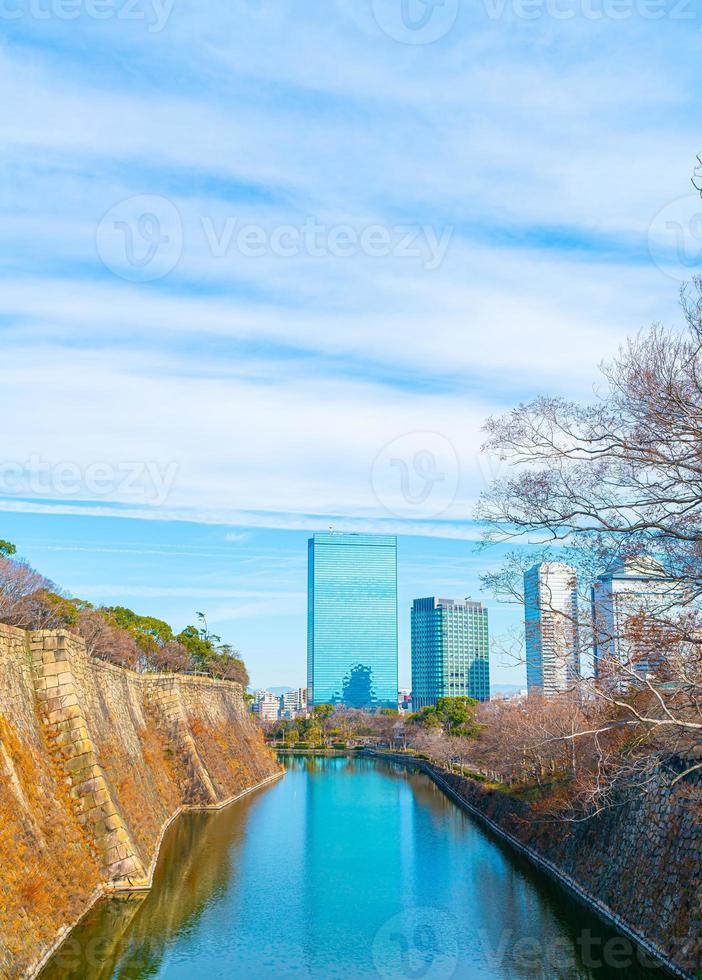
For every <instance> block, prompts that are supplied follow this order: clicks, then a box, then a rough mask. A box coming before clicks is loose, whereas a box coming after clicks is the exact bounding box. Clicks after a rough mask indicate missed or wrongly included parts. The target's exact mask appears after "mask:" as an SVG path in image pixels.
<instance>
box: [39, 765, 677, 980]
mask: <svg viewBox="0 0 702 980" xmlns="http://www.w3.org/2000/svg"><path fill="white" fill-rule="evenodd" d="M284 761H285V763H286V768H287V775H286V778H285V779H284V780H283V781H282V782H280V783H276V784H273V785H272V786H270V787H268V788H266V789H264V790H263V791H261V792H259V793H257V794H256V795H254V796H251V797H247V798H245V799H243V800H241V801H239V802H238V803H236V804H234V805H233V806H231V807H229V808H228V809H226V810H223V811H221V812H220V813H214V814H207V813H200V814H198V813H194V814H188V815H185V816H183V817H181V818H180V819H179V820H178V821H177V822H176V823H175V824H174V826H173V827H172V828H171V830H170V832H169V834H168V835H167V838H166V840H165V842H164V847H163V851H162V859H161V861H160V863H159V867H158V871H157V874H156V879H155V882H154V888H153V890H152V891H151V892H150V893H149V894H148V895H147V896H145V897H139V898H131V899H129V898H128V899H111V900H110V901H105V902H103V903H101V904H100V905H99V906H98V907H96V908H95V909H94V910H93V911H92V912H91V913H90V915H89V916H88V917H87V918H86V919H85V920H84V922H83V923H82V924H81V926H80V927H79V928H78V929H77V930H75V932H74V934H73V935H72V936H71V937H70V939H69V940H68V941H67V942H66V943H65V944H64V946H63V947H62V949H61V950H60V951H59V953H58V954H57V955H56V956H55V957H54V959H53V960H52V961H51V963H50V965H49V966H47V968H46V969H45V970H44V972H43V973H42V975H41V980H58V978H62V980H63V978H67V980H103V978H104V980H110V978H113V977H119V978H125V980H141V978H146V977H166V978H168V980H181V978H182V980H186V978H187V980H191V978H193V977H195V978H199V977H206V978H208V980H210V978H216V977H232V976H241V977H246V978H249V977H253V978H257V980H258V978H261V980H268V978H271V980H272V978H276V980H279V978H281V977H283V978H285V977H311V978H319V980H322V978H323V980H327V978H334V977H339V978H354V980H356V978H366V977H368V978H370V977H374V978H377V977H379V976H380V977H383V978H384V977H390V978H395V977H397V978H412V980H420V978H421V980H443V978H446V980H448V978H450V977H456V978H468V980H473V978H475V980H512V978H514V980H517V978H518V980H522V978H524V980H540V978H544V980H551V978H561V977H562V978H564V980H565V978H568V980H571V978H572V980H580V978H583V980H585V978H593V977H597V978H616V980H643V978H649V977H656V978H660V980H663V977H664V976H665V975H664V974H663V971H661V970H651V969H647V968H645V967H644V966H641V965H639V964H637V963H636V956H635V953H634V951H633V950H632V948H631V947H630V945H629V944H628V941H627V940H623V941H622V937H616V936H615V934H614V933H612V932H611V931H610V930H608V929H607V928H606V927H604V926H603V925H602V924H601V923H600V922H599V921H598V920H597V919H596V918H595V917H594V916H592V915H591V914H590V913H588V912H587V911H586V910H585V909H583V908H581V907H580V906H579V905H577V904H576V903H575V902H573V901H571V900H570V899H569V898H568V897H567V896H565V895H564V894H563V892H562V891H561V890H560V889H559V888H558V887H557V886H556V885H555V884H554V883H552V882H550V881H549V880H548V879H545V878H544V877H543V876H542V875H541V874H540V873H539V872H537V871H536V870H535V869H534V868H533V867H532V866H531V865H530V864H528V863H527V862H526V860H525V859H522V858H519V857H515V855H514V854H513V853H512V852H511V851H509V850H508V849H507V846H506V845H505V844H503V843H502V842H501V841H499V840H498V839H493V837H492V835H490V834H489V833H488V832H486V831H484V830H483V829H482V828H481V827H480V826H478V825H477V824H476V823H475V822H474V821H473V820H472V819H471V818H470V817H468V816H467V815H466V814H464V813H463V812H462V811H461V810H459V809H458V808H457V807H456V806H455V805H454V804H453V803H451V801H450V800H448V799H447V798H446V797H445V796H444V794H443V793H442V792H441V791H440V790H439V789H438V788H437V787H436V786H435V785H434V784H433V783H432V782H431V781H430V780H429V779H428V778H427V777H426V776H425V775H424V774H422V773H419V772H417V773H408V772H407V771H406V770H404V769H402V768H400V767H397V766H393V765H389V764H385V763H380V762H376V761H373V760H370V759H355V758H350V757H310V756H289V757H287V758H285V760H284ZM622 942H623V943H624V945H622ZM617 944H618V945H617ZM627 960H628V961H629V965H628V966H627V965H625V964H626V962H627Z"/></svg>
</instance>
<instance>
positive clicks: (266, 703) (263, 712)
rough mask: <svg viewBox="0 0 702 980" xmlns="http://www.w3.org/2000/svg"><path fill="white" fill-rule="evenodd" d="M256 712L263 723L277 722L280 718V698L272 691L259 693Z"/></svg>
mask: <svg viewBox="0 0 702 980" xmlns="http://www.w3.org/2000/svg"><path fill="white" fill-rule="evenodd" d="M259 694H260V697H258V696H257V702H256V710H257V714H258V716H259V718H260V719H261V720H262V721H277V720H278V718H279V717H280V698H278V697H276V696H275V694H271V692H270V691H259V692H257V695H259Z"/></svg>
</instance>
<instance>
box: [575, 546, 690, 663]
mask: <svg viewBox="0 0 702 980" xmlns="http://www.w3.org/2000/svg"><path fill="white" fill-rule="evenodd" d="M683 591H684V590H683V589H682V588H681V585H680V583H679V582H677V581H676V580H674V579H671V578H669V577H668V576H667V575H666V572H665V569H664V568H663V566H662V565H661V564H660V563H659V562H657V561H655V559H653V558H648V557H645V556H641V557H634V558H625V559H623V560H621V561H618V562H615V563H614V564H613V565H611V566H610V567H609V568H608V569H607V571H606V572H604V573H603V574H602V575H600V576H598V578H597V579H596V581H595V584H594V585H593V586H592V620H593V629H594V654H595V676H596V677H601V676H602V675H603V673H604V672H605V671H604V669H603V668H604V663H605V662H606V663H607V664H608V666H609V671H610V672H611V668H612V667H613V666H614V664H615V663H616V662H618V663H622V664H626V665H627V666H629V667H630V668H631V669H632V670H634V672H635V673H637V674H639V675H641V676H642V677H645V676H646V674H647V673H649V672H650V670H651V669H652V667H653V666H655V664H653V663H652V654H651V651H650V650H649V649H648V643H647V640H646V635H647V632H649V630H648V629H647V626H646V621H647V620H648V621H649V623H652V622H653V621H654V620H656V619H659V620H660V621H662V622H664V621H666V620H668V619H670V616H671V613H672V614H673V615H674V614H675V610H676V608H678V609H679V608H680V606H681V605H682V604H683V603H684V595H683ZM654 659H655V658H654Z"/></svg>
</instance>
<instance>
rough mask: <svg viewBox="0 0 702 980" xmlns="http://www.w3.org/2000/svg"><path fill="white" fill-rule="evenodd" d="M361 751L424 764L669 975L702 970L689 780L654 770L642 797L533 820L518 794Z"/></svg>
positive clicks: (700, 885)
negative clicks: (672, 781) (673, 781)
mask: <svg viewBox="0 0 702 980" xmlns="http://www.w3.org/2000/svg"><path fill="white" fill-rule="evenodd" d="M367 751H368V753H369V754H371V755H376V756H380V757H382V758H386V759H390V760H392V761H396V762H399V763H401V764H402V765H406V766H412V767H416V768H419V769H421V770H423V771H424V772H426V773H427V774H428V775H429V776H430V777H431V778H432V779H433V780H434V782H436V783H437V784H438V785H439V786H440V787H441V788H442V789H443V790H444V792H446V793H447V794H448V795H449V796H450V797H451V798H452V799H454V800H455V801H456V802H457V803H458V804H459V805H460V806H462V807H463V808H464V809H466V810H468V811H469V812H470V813H472V814H473V815H474V816H476V817H477V818H478V819H479V820H480V821H481V822H482V823H484V824H486V825H488V826H489V827H490V829H491V830H492V831H493V832H495V833H496V834H497V835H498V836H500V837H501V838H502V839H504V840H507V841H508V842H509V843H510V844H511V846H513V847H515V848H516V849H517V850H519V851H520V852H521V853H523V854H525V855H527V856H528V857H529V859H530V860H531V861H532V862H534V863H535V864H537V865H538V866H539V867H541V868H542V869H543V870H544V871H545V872H546V873H547V874H548V875H549V876H551V877H552V878H555V879H557V880H558V881H560V882H561V884H562V885H563V886H564V887H565V888H567V889H568V890H569V891H570V892H571V893H572V894H573V895H574V896H575V897H577V898H578V899H579V900H581V901H583V902H585V903H586V904H587V905H588V906H589V907H590V908H592V909H593V910H594V911H595V912H597V913H598V914H599V915H601V916H602V917H603V918H605V919H607V920H608V921H609V922H610V923H612V924H613V925H614V926H616V928H617V930H618V931H619V932H621V933H623V934H625V935H628V936H629V937H630V938H631V939H633V940H634V941H635V943H637V944H638V945H639V946H640V947H641V948H642V949H643V950H645V951H647V952H648V953H650V954H651V955H652V956H654V957H655V958H657V959H659V960H660V961H661V962H663V963H665V964H666V965H667V966H668V968H669V969H670V970H671V972H672V973H674V974H676V975H678V976H680V977H686V978H697V977H700V976H701V975H702V816H701V814H700V809H699V802H698V801H697V802H695V801H694V800H691V798H690V793H689V792H688V790H689V787H686V786H685V785H684V784H683V783H678V784H677V785H676V787H674V788H673V789H671V788H670V787H669V785H668V783H667V782H665V781H664V780H663V778H661V779H660V780H659V782H658V784H657V785H656V784H654V785H652V786H651V787H649V791H648V793H647V794H646V795H645V796H640V797H637V798H635V799H632V800H630V801H629V802H627V803H622V805H621V806H618V807H615V808H613V809H611V810H607V811H605V812H604V813H602V814H600V815H599V816H596V817H593V818H592V819H590V820H586V821H583V822H580V823H573V822H567V821H556V820H554V819H553V818H549V819H544V818H543V817H541V818H539V816H538V815H537V814H535V813H534V811H533V810H532V808H531V807H530V805H529V804H528V803H526V802H524V801H523V800H520V799H518V798H516V797H514V796H511V795H510V794H509V793H505V792H502V791H500V790H497V789H490V788H488V787H485V786H484V785H482V784H481V783H479V782H477V781H476V780H472V779H468V778H466V777H463V776H457V775H455V774H453V773H449V772H448V771H446V770H444V769H441V768H438V767H436V766H433V765H431V764H429V763H428V762H425V761H423V760H416V759H413V758H412V757H411V756H409V757H408V756H407V755H405V754H402V753H399V754H394V753H388V752H375V751H373V750H367Z"/></svg>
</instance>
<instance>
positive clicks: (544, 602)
mask: <svg viewBox="0 0 702 980" xmlns="http://www.w3.org/2000/svg"><path fill="white" fill-rule="evenodd" d="M524 627H525V637H526V661H527V687H528V688H529V690H530V691H541V692H542V693H543V695H544V696H545V697H553V696H554V695H555V694H558V692H559V691H564V690H567V689H569V688H570V687H571V686H572V684H573V682H574V681H575V679H576V678H577V677H578V675H579V673H580V649H579V642H578V594H577V579H576V574H575V569H574V568H571V567H570V565H564V564H562V563H561V562H541V563H540V564H538V565H534V566H533V568H530V569H529V570H528V571H527V572H525V574H524Z"/></svg>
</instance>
